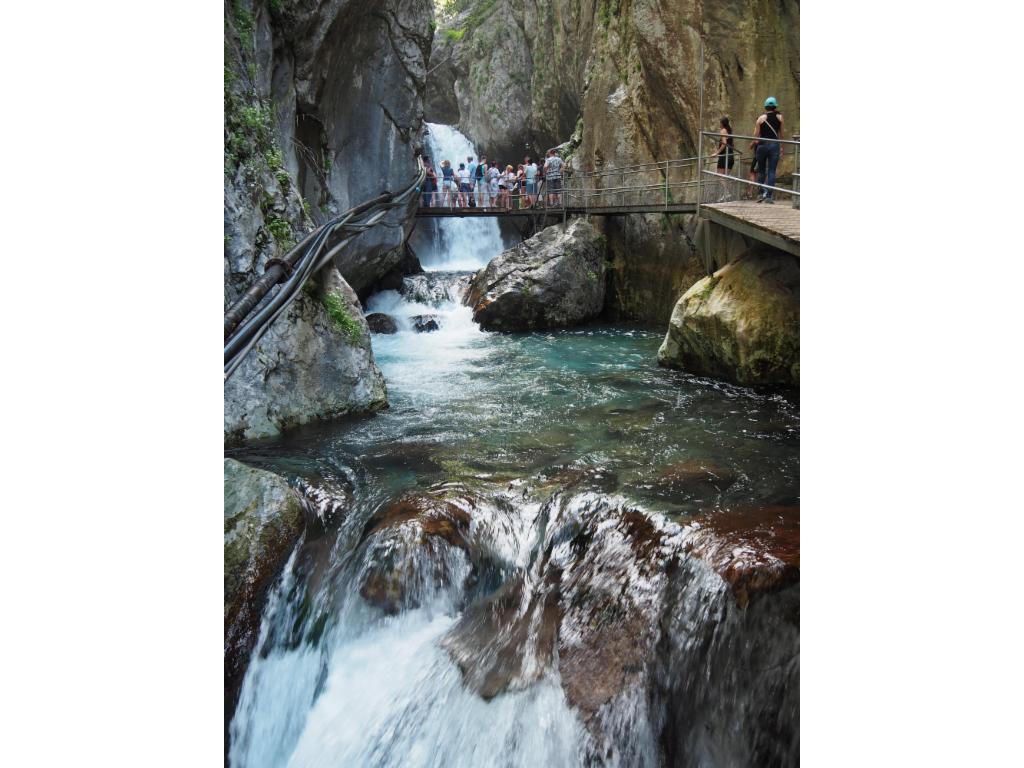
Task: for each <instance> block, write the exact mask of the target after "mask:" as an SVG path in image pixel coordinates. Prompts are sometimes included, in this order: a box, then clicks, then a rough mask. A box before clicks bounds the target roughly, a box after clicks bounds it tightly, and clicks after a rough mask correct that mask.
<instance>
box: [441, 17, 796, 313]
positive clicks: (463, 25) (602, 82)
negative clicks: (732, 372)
mask: <svg viewBox="0 0 1024 768" xmlns="http://www.w3.org/2000/svg"><path fill="white" fill-rule="evenodd" d="M461 5H463V6H466V10H464V11H463V12H462V13H459V14H457V15H456V16H454V18H452V19H451V20H449V21H448V22H446V23H445V24H444V25H442V27H441V29H440V30H439V31H438V33H437V36H436V37H435V42H434V53H433V55H432V57H431V64H430V66H431V68H432V72H431V74H430V78H429V80H430V82H429V84H428V89H427V101H426V105H425V109H426V117H427V119H428V120H432V121H437V122H457V123H458V125H459V128H460V130H462V131H463V132H464V133H466V134H467V135H468V136H469V137H470V138H471V139H473V141H474V142H475V143H476V144H477V146H478V148H479V149H480V151H481V152H483V153H487V154H488V155H489V156H491V157H494V156H495V155H497V156H498V157H499V158H500V159H501V160H502V161H505V160H506V159H507V160H508V161H509V162H511V161H513V160H516V159H518V158H519V157H521V156H522V155H523V154H524V153H525V152H527V151H532V152H537V151H538V150H540V151H542V150H544V149H546V148H548V147H551V146H555V145H557V144H560V143H562V142H565V141H566V140H568V139H569V138H570V136H571V135H572V134H573V132H574V131H576V130H577V129H578V135H577V140H576V141H574V142H573V146H572V147H571V148H570V150H569V151H570V152H571V163H570V165H571V166H572V167H574V168H576V169H577V170H583V171H594V170H601V169H602V168H606V167H616V166H623V165H630V164H635V163H643V162H648V161H651V160H664V159H670V158H679V157H690V156H694V155H696V154H697V138H698V131H699V130H700V128H701V126H700V125H699V122H700V120H699V116H700V100H701V78H700V55H701V38H702V37H703V40H704V49H705V50H704V62H705V68H704V69H705V74H704V79H703V95H704V122H705V124H704V126H703V128H704V129H706V130H715V129H717V119H718V117H719V116H720V115H722V114H728V115H730V116H731V118H732V123H733V129H734V130H735V131H736V132H737V133H749V132H750V130H751V129H752V127H753V122H754V120H755V119H756V117H757V115H758V114H760V112H761V104H762V103H763V101H764V98H765V97H766V96H768V95H773V96H775V97H776V98H778V99H779V103H780V106H781V111H782V113H783V114H784V115H785V117H786V122H787V127H788V130H789V132H790V133H794V132H798V131H799V126H800V114H799V96H800V77H799V75H800V73H799V69H800V65H799V61H800V59H799V52H800V26H799V24H800V19H799V2H798V1H797V0H753V1H751V0H716V2H710V1H709V0H708V1H706V0H469V2H468V3H467V2H463V3H461ZM739 148H740V149H741V150H746V149H747V147H746V146H745V143H741V146H739ZM687 218H688V217H678V216H677V217H671V218H670V217H666V216H646V217H639V216H638V217H631V219H630V220H628V221H617V220H612V221H609V222H608V225H607V227H606V229H605V233H606V234H607V236H608V239H609V245H610V248H611V250H612V254H611V255H612V256H613V269H612V272H611V277H610V283H609V285H610V288H611V293H610V298H611V302H612V306H611V309H612V311H613V313H614V314H618V315H621V316H625V317H633V318H636V319H641V320H646V321H648V322H651V323H655V324H658V325H663V324H664V323H665V322H667V321H668V318H669V315H670V314H671V310H672V306H673V305H674V303H675V301H676V299H677V298H678V297H679V294H680V293H681V292H682V291H684V290H685V289H686V288H687V287H689V285H691V284H692V283H693V281H694V280H695V279H697V278H698V277H699V276H700V275H701V270H700V267H699V264H698V260H697V258H696V254H695V253H694V251H693V248H692V244H691V242H690V235H691V234H692V233H691V231H690V222H688V221H687ZM666 286H669V287H666Z"/></svg>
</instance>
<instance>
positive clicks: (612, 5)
mask: <svg viewBox="0 0 1024 768" xmlns="http://www.w3.org/2000/svg"><path fill="white" fill-rule="evenodd" d="M621 6H622V0H601V5H600V6H599V7H598V9H597V18H598V20H599V21H600V22H601V26H602V27H604V28H605V29H607V28H608V25H610V24H611V22H612V19H613V18H615V19H617V18H619V13H620V11H621Z"/></svg>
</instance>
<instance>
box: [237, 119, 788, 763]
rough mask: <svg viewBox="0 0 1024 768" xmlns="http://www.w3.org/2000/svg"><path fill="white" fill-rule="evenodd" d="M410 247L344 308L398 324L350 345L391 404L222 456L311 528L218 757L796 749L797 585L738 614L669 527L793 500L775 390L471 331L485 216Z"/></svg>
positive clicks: (689, 537)
mask: <svg viewBox="0 0 1024 768" xmlns="http://www.w3.org/2000/svg"><path fill="white" fill-rule="evenodd" d="M430 137H431V141H432V142H434V144H433V146H432V148H431V151H432V152H433V153H434V154H433V156H434V157H435V158H436V159H440V158H442V157H448V159H453V161H455V162H456V166H457V160H455V158H459V157H461V158H462V160H463V161H464V159H465V156H466V155H467V154H471V155H473V156H475V152H474V151H473V149H472V146H471V145H470V144H469V142H468V141H466V140H465V137H462V136H461V134H458V133H457V132H456V131H455V130H454V129H451V128H449V127H447V126H436V125H431V126H430ZM468 222H471V223H472V226H469V227H465V226H462V225H463V224H464V223H468ZM433 243H434V245H433V247H432V248H430V249H429V250H427V251H425V252H423V253H421V258H422V262H423V264H424V266H425V268H426V269H427V271H428V274H427V275H426V276H419V277H416V278H410V279H407V280H406V285H405V286H404V287H403V290H402V291H401V292H399V291H386V292H382V293H379V294H377V295H375V296H373V297H371V299H370V300H369V302H368V307H367V311H368V312H370V311H377V312H386V313H388V314H390V315H392V316H394V317H395V318H396V320H397V322H398V325H399V331H398V333H396V334H393V335H375V336H374V338H373V345H374V352H375V355H376V359H377V362H378V364H379V365H380V367H381V369H382V371H383V372H384V374H385V377H386V379H387V383H388V390H389V401H390V403H391V406H390V408H389V409H388V410H387V411H385V412H383V413H380V414H377V415H375V416H372V417H364V418H358V419H352V420H348V421H344V422H340V423H332V424H327V425H321V426H317V427H311V428H305V429H301V430H299V431H297V432H295V433H291V434H289V435H288V436H286V437H284V438H282V439H278V440H274V441H269V442H265V443H263V444H259V445H254V446H249V447H247V448H245V449H240V450H237V451H234V452H233V453H232V455H234V457H235V458H239V459H241V460H244V461H246V462H248V463H251V464H253V465H256V466H262V467H265V468H267V469H271V470H273V471H276V472H279V473H281V474H283V475H285V476H287V477H289V478H291V480H292V481H293V482H294V483H295V485H296V487H298V488H299V489H300V490H301V491H302V493H303V494H304V497H305V499H306V501H307V505H308V511H309V514H310V519H311V524H310V525H309V528H308V530H307V533H306V535H305V538H304V539H303V541H302V542H300V544H299V546H298V548H297V550H296V552H295V553H294V554H293V555H292V558H291V560H290V561H289V563H288V566H287V567H286V569H285V572H284V574H283V575H282V577H281V579H280V581H279V583H278V585H277V586H276V587H275V588H274V589H273V590H272V593H271V595H270V597H269V599H268V603H267V606H266V608H265V610H264V615H263V624H262V628H261V636H260V640H259V642H258V643H257V646H256V649H255V651H254V653H253V656H252V660H251V663H250V665H249V668H248V671H247V674H246V676H245V680H244V682H243V685H242V690H241V693H240V698H239V703H238V706H237V708H236V710H235V715H234V718H233V720H232V722H231V724H230V754H229V759H230V764H231V765H232V766H237V767H238V768H243V767H244V768H283V767H284V766H293V767H294V768H314V767H316V766H395V767H396V768H397V767H398V766H402V767H403V768H405V767H415V766H423V767H426V766H438V768H440V767H441V766H444V767H446V768H453V767H457V766H466V767H467V768H469V767H470V766H473V767H478V766H510V767H511V766H515V767H518V766H523V767H524V768H526V767H527V766H529V767H531V768H532V767H533V766H584V765H586V766H592V765H621V766H645V765H649V766H657V765H681V766H683V765H685V766H716V765H718V766H725V765H740V764H755V763H756V764H792V763H795V761H796V755H797V750H798V741H799V739H798V714H797V710H798V701H797V696H798V690H797V689H798V683H799V680H798V674H799V647H798V628H797V624H796V622H797V621H798V619H797V618H796V617H798V611H799V601H798V594H797V592H796V589H797V588H798V587H795V586H789V587H788V588H787V587H786V585H785V584H781V585H780V586H781V587H782V588H781V591H777V592H775V593H773V594H766V595H764V596H762V597H761V598H760V599H758V600H752V601H751V602H750V604H749V606H747V605H745V600H746V599H745V598H744V600H738V599H737V598H736V594H738V593H737V592H736V591H735V585H733V589H731V588H730V585H729V583H727V581H726V580H725V578H724V577H723V576H721V575H719V573H716V572H715V571H714V568H713V567H711V565H709V563H711V560H712V558H710V557H706V558H705V559H704V560H702V559H700V558H698V557H697V556H695V555H691V554H690V552H691V550H693V551H694V552H697V551H700V550H701V547H702V546H703V547H705V549H707V548H708V547H707V545H706V543H704V544H702V543H701V542H702V541H703V540H701V539H700V538H699V537H700V536H701V535H703V534H704V533H706V531H707V526H704V527H702V526H701V525H700V524H699V523H695V522H694V521H698V520H702V519H712V520H713V519H714V518H713V517H711V518H709V517H708V516H709V515H712V516H713V515H722V516H724V517H728V515H729V514H730V513H731V511H733V510H745V509H755V510H768V512H767V514H769V515H773V514H774V512H773V511H772V510H776V509H784V510H786V509H791V508H795V507H794V505H796V504H798V503H799V502H798V486H799V478H798V439H799V418H798V406H797V404H796V403H795V401H794V399H793V397H792V395H787V394H759V393H755V392H753V391H750V390H747V389H743V388H739V387H733V386H729V385H725V384H722V383H720V382H715V381H711V380H705V379H699V378H695V377H692V376H688V375H686V374H682V373H679V372H676V371H669V370H664V369H660V368H659V367H658V366H657V364H656V362H655V361H656V351H657V347H658V344H659V342H660V339H661V335H660V334H657V333H653V332H650V331H647V330H644V329H639V328H635V327H627V326H610V325H593V326H587V327H584V328H578V329H573V330H566V331H559V332H552V333H532V334H519V335H499V334H489V333H484V332H482V331H480V330H479V329H478V328H477V326H476V325H475V324H474V323H473V322H472V318H471V315H470V311H469V309H468V308H466V307H464V306H462V304H461V302H460V301H459V299H460V292H461V290H462V289H463V288H464V285H465V275H466V270H473V269H477V268H479V267H481V266H483V265H484V264H485V263H486V261H487V260H488V259H489V258H491V257H493V256H494V255H496V254H497V253H498V252H499V251H500V249H501V236H500V232H499V231H498V228H497V224H496V223H494V222H493V221H492V220H486V219H485V220H467V221H466V222H463V221H461V220H458V219H454V220H444V221H442V222H439V223H438V232H436V233H435V236H434V237H433ZM423 314H431V315H436V316H437V318H438V321H439V324H440V329H439V330H437V331H434V332H430V333H417V332H415V331H414V330H413V329H412V323H411V320H410V319H409V318H411V317H413V316H416V315H423ZM695 468H699V469H695ZM403 505H404V506H403ZM729 541H730V542H733V543H730V544H729V545H728V547H727V549H728V548H729V547H732V546H733V545H734V543H735V541H739V542H740V543H739V544H738V545H736V546H738V547H739V548H740V549H742V547H743V546H744V542H745V541H746V540H745V539H735V540H733V539H730V540H729Z"/></svg>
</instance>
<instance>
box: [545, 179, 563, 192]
mask: <svg viewBox="0 0 1024 768" xmlns="http://www.w3.org/2000/svg"><path fill="white" fill-rule="evenodd" d="M561 191H562V177H561V176H552V177H551V178H550V179H548V192H550V193H551V194H555V193H556V192H561Z"/></svg>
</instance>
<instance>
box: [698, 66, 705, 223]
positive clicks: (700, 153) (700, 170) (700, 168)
mask: <svg viewBox="0 0 1024 768" xmlns="http://www.w3.org/2000/svg"><path fill="white" fill-rule="evenodd" d="M702 50H703V49H702ZM703 146H704V131H703V130H698V131H697V214H698V215H700V201H701V179H702V178H703V177H704V155H703V151H702V150H703Z"/></svg>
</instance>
